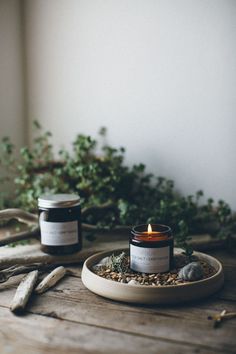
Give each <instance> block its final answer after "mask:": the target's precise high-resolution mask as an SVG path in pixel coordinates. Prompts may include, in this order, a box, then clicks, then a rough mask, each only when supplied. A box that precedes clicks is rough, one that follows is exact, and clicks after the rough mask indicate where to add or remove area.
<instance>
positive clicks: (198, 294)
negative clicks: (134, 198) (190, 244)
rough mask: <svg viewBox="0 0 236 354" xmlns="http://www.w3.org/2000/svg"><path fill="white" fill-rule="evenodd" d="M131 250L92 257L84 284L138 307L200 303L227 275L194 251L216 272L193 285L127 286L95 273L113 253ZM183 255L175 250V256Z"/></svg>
mask: <svg viewBox="0 0 236 354" xmlns="http://www.w3.org/2000/svg"><path fill="white" fill-rule="evenodd" d="M122 251H125V252H128V249H119V250H113V251H107V252H100V253H97V254H95V255H93V256H91V257H89V258H88V259H87V260H86V261H85V262H84V265H83V269H82V275H81V278H82V282H83V284H84V285H85V286H86V288H88V289H89V290H90V291H92V292H93V293H95V294H97V295H101V296H103V297H106V298H109V299H112V300H116V301H123V302H130V303H137V304H174V303H181V302H186V301H193V300H199V299H201V298H205V297H207V296H209V295H212V294H214V293H215V292H217V291H218V290H219V289H220V288H221V287H222V286H223V283H224V274H223V269H222V265H221V263H220V262H219V261H218V260H217V259H216V258H214V257H211V256H208V255H207V254H204V253H200V252H194V255H196V256H198V257H199V259H202V260H204V261H206V262H208V263H209V264H210V265H212V266H213V267H214V268H215V269H216V271H217V272H216V274H214V275H213V276H211V277H209V278H207V279H202V280H198V281H194V282H191V283H185V284H178V285H169V286H161V287H154V286H149V285H128V284H124V283H119V282H115V281H113V280H109V279H105V278H102V277H100V276H98V275H96V274H95V273H94V272H93V271H92V267H93V266H94V265H95V264H97V263H99V261H100V260H101V259H102V258H104V257H107V256H110V255H111V254H113V253H114V254H119V253H121V252H122ZM179 252H181V250H180V249H175V252H174V253H175V254H177V253H179Z"/></svg>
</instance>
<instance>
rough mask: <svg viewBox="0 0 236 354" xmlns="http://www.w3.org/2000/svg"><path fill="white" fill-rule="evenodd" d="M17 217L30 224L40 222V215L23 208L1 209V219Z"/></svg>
mask: <svg viewBox="0 0 236 354" xmlns="http://www.w3.org/2000/svg"><path fill="white" fill-rule="evenodd" d="M12 219H16V220H18V221H19V222H23V223H25V224H28V225H35V224H38V216H37V215H35V214H32V213H28V212H27V211H24V210H21V209H5V210H1V211H0V220H12Z"/></svg>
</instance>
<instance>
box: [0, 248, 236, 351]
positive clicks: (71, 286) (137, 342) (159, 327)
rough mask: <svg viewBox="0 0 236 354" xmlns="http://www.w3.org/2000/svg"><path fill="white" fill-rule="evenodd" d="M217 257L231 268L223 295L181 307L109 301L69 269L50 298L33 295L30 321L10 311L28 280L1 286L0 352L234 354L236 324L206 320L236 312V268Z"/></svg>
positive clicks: (73, 268)
mask: <svg viewBox="0 0 236 354" xmlns="http://www.w3.org/2000/svg"><path fill="white" fill-rule="evenodd" d="M110 245H111V243H110V244H109V243H107V244H106V245H103V248H104V246H105V247H107V248H109V247H110ZM116 246H117V248H119V247H123V244H122V243H117V244H116ZM112 247H114V243H113V244H112ZM212 254H213V256H214V257H216V258H219V259H220V260H221V261H222V260H223V265H224V262H225V264H226V265H225V267H224V268H225V278H226V283H225V287H224V289H223V290H222V291H220V292H219V293H217V294H216V295H215V296H213V297H210V298H209V299H207V300H202V301H200V302H195V303H190V304H183V305H178V306H173V305H172V306H135V305H129V304H122V303H118V302H114V301H111V300H107V299H104V298H102V297H99V296H97V295H94V294H93V293H91V292H89V291H88V290H87V289H86V288H85V287H84V286H83V284H82V283H81V279H80V275H81V267H80V266H78V265H77V266H73V265H72V266H68V267H66V268H67V270H68V269H69V270H70V275H69V276H68V277H66V278H64V279H63V281H62V282H60V283H58V284H57V285H56V286H55V287H53V288H52V289H50V290H49V291H48V292H46V293H44V294H42V295H33V296H32V297H31V300H30V302H29V303H28V306H27V307H26V310H27V315H26V316H24V317H22V318H15V317H14V316H13V315H12V314H11V313H10V311H9V305H10V299H11V298H12V296H13V295H14V292H15V289H16V287H17V286H18V284H19V282H20V280H21V279H22V277H23V276H22V275H18V276H15V277H13V278H11V279H10V280H9V281H8V282H7V283H4V284H0V321H1V323H4V326H1V327H0V352H1V353H4V354H5V353H6V354H7V353H9V352H10V353H17V354H21V353H22V354H23V353H24V354H27V353H35V354H38V353H59V354H64V353H65V354H67V353H68V352H69V353H120V352H123V353H137V354H143V353H150V354H152V353H155V354H156V353H158V354H159V353H160V354H162V353H167V354H168V353H171V354H172V353H173V354H179V353H183V354H185V353H202V354H208V353H209V354H213V353H222V354H227V353H230V354H231V353H232V354H233V353H235V347H236V336H235V333H236V319H232V320H229V321H226V322H225V323H224V324H223V325H222V327H220V328H218V329H217V330H215V329H213V326H212V323H211V321H209V320H207V316H208V315H214V314H215V313H218V312H221V311H222V310H223V309H226V310H227V311H235V307H236V306H235V305H236V281H235V274H236V263H235V259H234V257H233V256H230V255H228V254H227V253H226V252H225V251H221V252H219V251H218V254H217V252H214V253H212ZM36 333H37V335H35V334H36Z"/></svg>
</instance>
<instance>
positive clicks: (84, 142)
mask: <svg viewBox="0 0 236 354" xmlns="http://www.w3.org/2000/svg"><path fill="white" fill-rule="evenodd" d="M35 128H36V131H37V134H36V137H35V139H34V141H33V144H32V148H28V147H24V148H22V149H21V150H20V154H19V155H20V156H17V157H16V154H15V147H14V145H13V144H12V143H11V141H10V139H9V138H3V139H2V144H1V154H0V162H1V165H2V166H4V168H5V176H3V177H2V179H1V182H4V181H5V182H6V181H9V180H14V184H15V190H14V196H13V197H11V198H9V196H7V195H6V194H3V193H2V195H1V201H0V205H1V207H2V208H3V207H18V208H23V209H25V210H29V211H36V210H37V198H38V197H39V196H40V195H41V194H43V193H45V192H50V193H70V192H75V193H78V194H79V195H80V196H81V199H82V205H83V207H85V206H92V205H100V204H102V203H104V202H108V201H113V202H114V203H115V204H116V205H117V208H116V209H112V210H109V211H106V213H105V214H104V213H103V214H102V215H101V214H100V213H97V214H91V215H88V216H86V220H84V221H85V222H87V223H90V224H96V225H97V226H98V227H101V228H112V227H114V226H115V225H136V224H141V223H163V224H167V225H170V226H171V227H172V228H173V231H174V234H175V236H177V238H178V239H179V243H180V245H182V246H183V247H185V249H186V250H187V237H188V234H192V233H200V232H205V231H207V232H212V233H213V234H214V235H218V236H219V237H229V236H230V234H231V232H232V228H233V227H235V226H234V225H235V224H234V222H233V217H232V212H231V210H230V207H229V206H228V204H226V203H225V202H224V201H219V202H218V203H217V204H215V203H214V201H213V200H212V199H209V200H208V201H207V203H205V204H202V203H200V200H201V198H202V196H203V192H202V191H199V192H197V193H196V194H195V195H190V196H187V197H185V196H182V195H179V194H178V193H177V192H176V191H175V188H174V182H173V181H171V180H169V179H166V178H164V177H156V176H154V175H152V174H149V173H147V172H146V171H145V165H144V164H139V165H134V166H132V167H128V166H126V165H125V164H124V157H125V149H124V148H122V147H121V148H114V147H111V146H109V145H103V146H102V148H101V152H100V153H98V152H97V141H96V140H95V139H92V138H91V137H90V136H85V135H77V137H76V139H75V141H74V142H73V144H72V151H68V150H66V149H61V150H60V151H59V152H58V153H57V154H55V153H54V152H53V147H52V145H51V143H50V139H51V133H50V132H42V129H41V127H40V125H39V124H38V123H37V122H35ZM105 135H106V129H105V128H101V130H100V138H101V139H102V140H105V139H104V138H105ZM186 252H187V253H189V252H191V251H190V250H187V251H186Z"/></svg>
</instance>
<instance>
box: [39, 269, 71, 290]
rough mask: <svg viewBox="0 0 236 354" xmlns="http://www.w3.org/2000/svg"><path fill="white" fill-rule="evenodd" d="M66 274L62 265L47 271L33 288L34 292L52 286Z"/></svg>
mask: <svg viewBox="0 0 236 354" xmlns="http://www.w3.org/2000/svg"><path fill="white" fill-rule="evenodd" d="M65 274H66V269H65V268H64V267H63V266H60V267H57V268H55V269H54V270H53V271H52V272H51V273H49V274H48V275H47V276H46V277H45V278H44V279H43V280H42V281H41V283H39V284H38V285H37V287H36V288H35V290H34V291H35V293H37V294H42V293H44V292H45V291H47V290H48V289H50V288H51V287H52V286H54V285H55V284H56V283H57V282H58V281H59V280H60V279H62V278H63V277H64V275H65Z"/></svg>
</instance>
